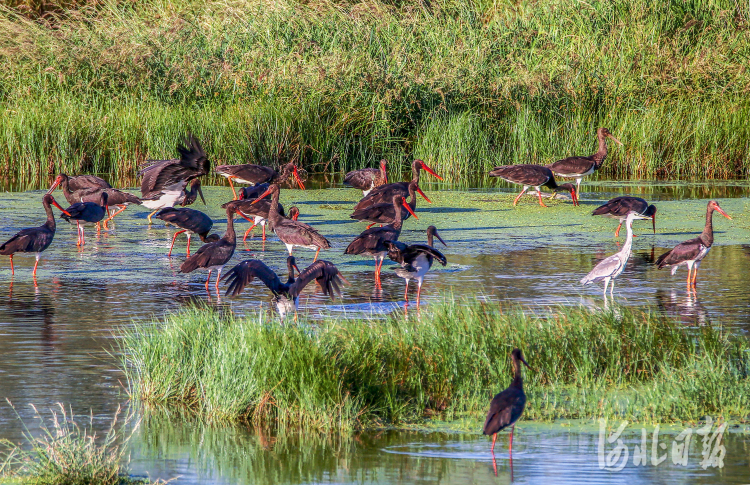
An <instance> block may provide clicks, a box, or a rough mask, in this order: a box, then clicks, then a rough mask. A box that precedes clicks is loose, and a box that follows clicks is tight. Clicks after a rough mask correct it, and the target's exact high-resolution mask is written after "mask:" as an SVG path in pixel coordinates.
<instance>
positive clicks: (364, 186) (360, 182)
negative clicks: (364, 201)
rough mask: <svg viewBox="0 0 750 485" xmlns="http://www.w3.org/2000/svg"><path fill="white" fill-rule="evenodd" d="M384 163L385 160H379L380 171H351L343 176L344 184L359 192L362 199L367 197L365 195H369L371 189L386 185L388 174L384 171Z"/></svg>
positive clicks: (366, 169)
mask: <svg viewBox="0 0 750 485" xmlns="http://www.w3.org/2000/svg"><path fill="white" fill-rule="evenodd" d="M386 163H387V162H386V160H385V159H383V160H381V161H380V169H377V168H363V169H360V170H352V171H351V172H348V173H347V174H346V175H345V176H344V184H346V185H350V186H352V187H354V188H355V189H359V190H361V191H362V197H367V194H369V193H370V191H371V190H372V189H374V188H376V187H380V186H381V185H385V184H387V183H388V174H387V172H386V169H385V165H386Z"/></svg>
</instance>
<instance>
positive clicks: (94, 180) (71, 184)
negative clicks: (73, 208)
mask: <svg viewBox="0 0 750 485" xmlns="http://www.w3.org/2000/svg"><path fill="white" fill-rule="evenodd" d="M111 188H112V186H111V185H109V184H108V183H107V181H106V180H104V179H103V178H100V177H97V176H96V175H76V176H75V177H68V190H70V191H71V192H78V191H79V190H83V191H88V190H92V189H111Z"/></svg>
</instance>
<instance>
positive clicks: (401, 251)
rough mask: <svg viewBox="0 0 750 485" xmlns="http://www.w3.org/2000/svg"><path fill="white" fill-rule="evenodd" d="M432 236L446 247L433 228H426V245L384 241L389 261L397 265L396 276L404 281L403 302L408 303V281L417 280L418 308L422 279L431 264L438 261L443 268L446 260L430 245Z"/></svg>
mask: <svg viewBox="0 0 750 485" xmlns="http://www.w3.org/2000/svg"><path fill="white" fill-rule="evenodd" d="M433 236H434V237H437V238H438V239H439V240H440V242H441V243H443V246H446V247H447V246H448V245H447V244H445V241H443V238H441V237H440V234H438V232H437V228H436V227H435V226H430V227H428V228H427V245H426V246H425V245H424V244H410V245H408V246H407V245H406V244H404V243H402V242H398V241H386V243H385V244H386V246H387V247H388V257H389V258H391V260H393V261H395V262H397V263H399V264H400V265H401V267H400V268H395V270H396V274H397V275H399V276H400V277H401V278H403V279H404V280H406V288H405V289H404V300H406V302H407V303H408V302H409V293H408V292H409V281H411V280H412V279H416V280H417V306H419V298H420V295H421V293H422V283H423V282H424V277H425V275H426V274H427V272H428V271H430V268H432V262H433V261H434V260H438V261H439V262H440V264H442V265H443V266H445V265H446V264H447V262H448V261H447V260H446V259H445V256H443V253H441V252H440V251H438V250H437V249H435V248H434V247H433V245H432V243H433Z"/></svg>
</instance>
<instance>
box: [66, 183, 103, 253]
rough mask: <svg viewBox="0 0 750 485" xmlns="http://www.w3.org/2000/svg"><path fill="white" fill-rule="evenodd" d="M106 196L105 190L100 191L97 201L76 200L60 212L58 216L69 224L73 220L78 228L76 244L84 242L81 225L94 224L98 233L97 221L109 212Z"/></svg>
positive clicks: (79, 244) (80, 244) (81, 244)
mask: <svg viewBox="0 0 750 485" xmlns="http://www.w3.org/2000/svg"><path fill="white" fill-rule="evenodd" d="M108 198H109V196H108V195H107V192H102V193H100V194H99V203H96V202H77V203H75V204H73V205H71V206H70V207H68V208H67V209H65V210H64V211H63V213H62V214H60V217H62V218H63V219H65V220H66V221H68V222H70V223H71V224H72V223H73V221H75V223H76V228H77V230H78V242H77V243H76V246H83V245H84V244H86V241H85V239H84V234H83V231H84V229H83V226H84V225H85V224H96V233H97V234H98V233H99V229H100V228H99V223H100V222H101V220H102V219H104V216H106V215H107V214H109V206H108V202H107V200H108Z"/></svg>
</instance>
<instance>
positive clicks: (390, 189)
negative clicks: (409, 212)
mask: <svg viewBox="0 0 750 485" xmlns="http://www.w3.org/2000/svg"><path fill="white" fill-rule="evenodd" d="M423 169H424V170H425V171H426V172H427V173H429V174H430V175H432V176H434V177H437V178H439V179H440V180H443V178H442V177H441V176H440V175H438V174H436V173H435V172H434V171H433V170H432V169H431V168H430V167H428V166H427V164H426V163H424V162H423V161H422V160H414V161H413V162H412V164H411V173H412V176H411V180H410V181H409V182H394V183H390V184H383V185H381V186H380V187H375V188H374V189H372V190H371V191H370V193H369V194H367V197H363V198H362V200H360V201H359V202H357V205H355V206H354V210H355V211H358V210H361V209H364V208H366V207H370V206H373V205H376V204H381V203H386V204H387V203H389V202H391V201H392V200H393V196H394V195H400V196H402V197H408V196H409V183H410V182H416V183H417V185H419V174H420V172H421V171H422V170H423Z"/></svg>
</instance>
